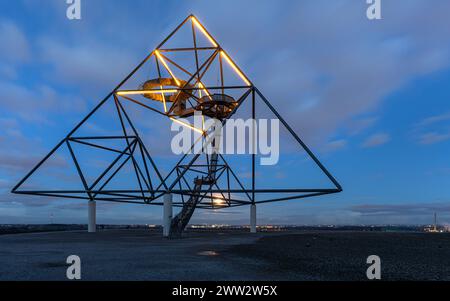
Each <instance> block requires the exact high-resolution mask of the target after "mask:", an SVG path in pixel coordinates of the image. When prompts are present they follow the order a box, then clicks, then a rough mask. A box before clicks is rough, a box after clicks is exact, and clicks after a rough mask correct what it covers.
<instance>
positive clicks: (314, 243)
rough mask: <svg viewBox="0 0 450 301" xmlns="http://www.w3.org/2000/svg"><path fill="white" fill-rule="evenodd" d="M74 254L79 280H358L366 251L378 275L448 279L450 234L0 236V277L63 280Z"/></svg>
mask: <svg viewBox="0 0 450 301" xmlns="http://www.w3.org/2000/svg"><path fill="white" fill-rule="evenodd" d="M72 254H75V255H78V256H80V257H81V266H82V268H81V270H82V272H81V274H82V279H83V280H365V279H366V275H365V271H366V269H367V267H368V265H367V264H366V258H367V256H369V255H372V254H374V255H378V256H380V257H381V261H382V262H381V267H382V279H385V280H450V256H449V255H450V235H449V234H425V233H381V232H376V233H375V232H298V231H297V232H287V233H286V232H284V233H258V234H256V235H255V234H253V235H252V234H249V233H244V232H242V231H237V232H235V231H226V232H219V231H217V232H190V233H188V234H187V235H186V237H185V238H183V239H181V240H167V239H163V238H162V237H161V234H160V233H159V232H154V231H153V232H152V231H149V230H105V231H100V232H97V233H86V232H76V231H73V232H53V233H31V234H30V233H29V234H13V235H2V236H0V280H66V268H67V264H66V262H65V261H66V258H67V256H69V255H72Z"/></svg>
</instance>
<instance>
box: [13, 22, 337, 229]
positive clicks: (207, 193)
mask: <svg viewBox="0 0 450 301" xmlns="http://www.w3.org/2000/svg"><path fill="white" fill-rule="evenodd" d="M174 40H176V41H177V43H178V44H177V46H176V47H175V46H171V45H172V44H174V43H173V41H174ZM179 45H181V47H180V46H179ZM127 102H129V103H133V104H134V105H137V106H138V107H140V108H142V109H143V110H145V111H146V112H148V113H150V114H157V115H158V116H163V117H164V118H167V119H169V118H170V119H171V120H172V121H173V122H176V123H179V124H181V125H182V126H185V127H189V128H190V129H191V130H192V131H197V132H199V133H200V134H201V137H202V139H206V138H205V137H206V136H207V135H206V134H207V133H206V132H207V131H208V130H210V129H208V130H205V129H203V128H196V127H194V126H193V125H192V124H191V123H189V122H186V120H189V118H192V117H193V115H194V112H196V111H200V112H202V115H203V116H204V117H205V118H216V119H219V120H220V121H222V123H226V122H227V121H228V120H229V119H230V117H232V116H233V115H235V114H236V112H239V111H240V110H241V111H243V110H244V109H243V104H245V103H247V104H249V110H248V112H247V113H248V114H249V115H250V116H248V117H250V118H253V119H256V118H258V116H257V115H258V108H259V106H263V107H264V108H265V109H266V110H267V112H270V114H272V115H273V116H274V117H275V118H277V119H278V120H279V121H280V122H281V125H282V127H283V129H284V130H286V133H287V134H288V135H289V137H290V138H292V139H293V141H295V143H296V144H297V146H298V148H299V150H302V151H304V152H305V154H306V155H305V156H306V157H308V159H310V160H312V162H313V163H314V164H315V166H316V167H317V168H318V169H319V170H320V172H321V173H322V174H323V175H324V176H325V177H326V179H327V180H328V181H329V182H330V183H331V184H332V187H331V188H304V187H302V188H296V187H291V188H288V189H286V188H279V187H269V188H259V187H258V183H257V182H258V179H259V177H260V176H259V175H258V173H257V170H256V169H257V166H256V165H257V164H256V156H257V155H256V154H252V155H250V156H249V160H250V165H249V166H251V167H250V170H249V174H250V176H247V177H246V179H247V182H246V183H243V182H244V181H242V176H239V174H238V173H237V172H236V171H235V170H234V168H232V164H229V162H228V160H229V159H226V156H224V155H223V154H221V153H220V152H218V151H217V152H213V153H212V154H201V153H197V154H195V153H194V154H184V155H183V156H182V157H181V158H180V159H179V161H178V163H177V164H175V166H174V167H173V168H172V169H171V170H170V172H168V173H166V174H164V175H163V173H162V172H160V170H159V169H158V167H157V164H156V163H155V160H154V158H153V157H152V155H151V153H152V147H153V146H152V145H150V147H149V148H148V149H147V147H146V146H145V145H144V143H143V141H142V139H141V136H140V133H139V131H138V130H137V129H136V127H135V126H134V124H133V121H134V120H132V118H131V117H130V114H129V112H128V111H127V110H126V109H125V106H124V103H127ZM106 106H111V109H110V110H109V111H108V110H107V112H108V114H110V115H109V116H108V118H107V119H108V120H107V123H108V124H115V125H116V126H117V129H115V130H111V134H108V135H105V134H104V133H103V134H101V135H82V134H81V132H82V129H83V128H84V127H87V128H89V123H90V120H91V119H92V118H94V117H95V115H96V114H97V113H98V112H99V111H100V109H101V108H104V107H106ZM210 143H211V144H212V145H215V146H217V145H218V143H217V141H216V140H215V139H213V140H212V141H210ZM79 146H83V147H84V148H85V149H84V154H85V155H87V157H89V156H90V153H91V152H93V151H102V152H105V155H102V158H104V159H105V161H107V162H108V163H107V164H106V165H105V166H104V168H103V169H101V170H99V171H96V172H94V174H95V175H90V176H87V175H86V173H88V172H91V171H92V169H93V165H92V164H89V163H84V162H83V160H81V159H80V157H79V154H80V152H81V151H80V150H78V149H76V148H79ZM192 147H194V145H193V146H192ZM62 150H65V151H66V152H68V154H69V157H70V158H71V162H70V163H68V162H66V164H69V165H70V166H71V167H72V168H73V169H74V170H75V171H76V174H77V175H78V177H79V184H80V187H79V188H71V189H67V188H64V187H62V188H51V189H40V187H36V185H30V186H27V185H26V184H27V181H28V180H29V179H30V178H31V177H33V175H34V174H35V173H36V172H38V171H39V170H40V169H41V168H43V166H44V165H45V164H46V162H48V161H49V160H51V159H52V158H54V157H55V156H57V153H58V151H62ZM106 153H107V154H108V155H106ZM125 166H128V168H129V171H131V172H130V173H128V174H127V176H126V177H125V178H124V180H119V181H117V178H118V175H120V173H121V170H122V169H124V168H125ZM268 176H269V175H265V176H264V178H266V177H268ZM43 178H44V179H45V176H44V177H43ZM114 181H115V184H112V183H114ZM299 181H300V179H299ZM125 182H126V183H127V184H128V187H126V188H125V187H121V184H124V183H125ZM52 185H54V183H52ZM55 186H56V185H55ZM340 191H342V188H341V186H340V185H339V183H338V182H337V181H336V180H335V179H334V178H333V176H332V175H331V174H330V173H329V172H328V171H327V169H326V168H325V167H324V166H323V165H322V164H321V162H320V161H319V160H318V159H317V158H316V157H315V155H314V154H313V153H312V152H311V150H310V149H309V148H308V147H307V146H306V145H305V143H304V142H303V141H302V140H301V139H300V138H299V137H298V135H297V134H296V133H295V132H294V131H293V130H292V128H291V127H290V126H289V125H288V124H287V123H286V121H285V120H284V119H283V118H282V117H281V116H280V114H279V113H278V112H277V111H276V110H275V108H274V107H273V106H272V104H271V103H270V102H269V101H268V100H267V99H266V98H265V97H264V96H263V94H262V93H261V92H260V91H259V90H258V89H257V88H256V87H255V86H254V85H253V83H252V82H251V81H250V80H249V78H248V77H247V76H246V75H245V74H244V72H243V71H242V70H241V69H240V68H239V67H238V66H237V64H235V63H234V61H233V59H232V58H231V57H230V56H229V55H228V54H227V52H226V51H225V50H224V49H223V48H222V47H221V46H220V45H219V43H218V42H217V41H216V40H215V39H214V38H213V37H212V35H210V34H209V32H208V31H207V30H206V29H205V27H204V26H203V25H202V24H201V23H200V22H199V21H198V19H197V18H196V17H195V16H193V15H190V16H189V17H187V18H186V19H185V20H184V21H183V22H182V23H181V24H180V25H179V26H178V27H177V28H176V29H175V30H174V31H173V32H172V33H171V34H170V35H169V36H168V37H167V38H166V39H165V40H164V41H163V42H162V43H161V44H160V45H159V46H158V47H156V49H155V50H154V51H152V52H151V53H150V54H149V55H148V56H147V57H146V58H145V59H144V60H143V61H142V62H141V63H140V64H139V65H138V66H137V67H136V68H135V69H134V70H133V71H132V72H131V73H130V74H129V75H128V76H127V77H126V78H125V79H124V80H123V81H122V82H121V83H120V84H119V85H118V86H117V87H116V88H115V89H114V90H112V92H111V93H109V94H108V96H107V97H105V98H104V99H103V100H102V101H101V102H100V103H99V104H98V105H97V106H96V107H95V108H94V109H93V110H92V111H91V112H90V113H89V114H88V115H87V116H86V117H85V118H84V119H83V120H82V121H81V122H80V123H79V124H78V125H77V126H76V127H75V128H74V129H73V130H72V131H70V133H69V134H68V135H67V136H66V137H65V138H64V139H62V140H61V141H60V142H59V143H58V144H57V145H56V146H55V148H54V149H53V150H52V151H51V152H50V153H49V154H48V155H47V156H45V157H44V158H43V159H42V161H40V162H39V163H38V164H37V165H36V166H35V167H34V168H33V169H32V170H31V171H30V172H29V173H28V174H27V175H26V176H25V177H24V178H23V179H22V180H21V181H20V182H19V183H18V184H17V185H16V186H15V187H14V188H13V190H12V192H13V193H17V194H27V195H40V196H51V197H66V198H75V199H85V200H89V201H94V200H98V201H111V202H123V203H138V204H150V205H163V202H162V201H161V198H162V196H163V195H165V194H168V193H170V194H174V195H176V196H178V199H177V200H175V201H174V202H173V205H174V206H175V207H181V210H180V212H179V213H178V215H177V216H176V217H175V218H173V220H172V223H171V228H170V235H171V236H172V237H177V236H180V235H181V233H182V231H183V230H184V228H185V227H186V225H187V224H188V222H189V220H190V218H191V216H192V214H193V213H194V210H195V209H196V208H202V209H221V208H229V207H237V206H244V205H254V204H257V203H268V202H276V201H283V200H292V199H300V198H305V197H312V196H319V195H324V194H330V193H336V192H340Z"/></svg>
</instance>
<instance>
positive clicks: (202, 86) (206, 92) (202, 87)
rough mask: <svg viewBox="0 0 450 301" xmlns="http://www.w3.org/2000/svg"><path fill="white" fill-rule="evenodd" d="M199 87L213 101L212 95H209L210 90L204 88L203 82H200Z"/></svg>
mask: <svg viewBox="0 0 450 301" xmlns="http://www.w3.org/2000/svg"><path fill="white" fill-rule="evenodd" d="M198 87H199V88H201V89H203V91H204V92H205V94H206V95H207V96H208V97H209V99H210V100H212V97H211V95H209V93H208V90H206V89H205V86H204V85H203V84H202V83H201V82H198ZM200 91H201V90H200Z"/></svg>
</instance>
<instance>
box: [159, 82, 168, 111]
mask: <svg viewBox="0 0 450 301" xmlns="http://www.w3.org/2000/svg"><path fill="white" fill-rule="evenodd" d="M160 87H161V90H163V87H162V86H160ZM161 96H162V99H163V104H164V113H167V106H166V96H164V93H163V92H161Z"/></svg>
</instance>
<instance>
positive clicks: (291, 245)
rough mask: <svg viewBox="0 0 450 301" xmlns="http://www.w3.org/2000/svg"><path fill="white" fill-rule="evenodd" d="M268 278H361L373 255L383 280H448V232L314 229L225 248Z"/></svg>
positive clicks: (449, 246)
mask: <svg viewBox="0 0 450 301" xmlns="http://www.w3.org/2000/svg"><path fill="white" fill-rule="evenodd" d="M228 254H229V255H231V254H234V255H238V256H242V257H244V258H254V259H255V260H259V261H261V262H262V264H261V265H260V266H259V267H258V272H259V273H262V274H266V275H270V276H269V278H270V279H273V280H365V279H366V269H367V267H368V266H369V265H368V264H366V259H367V257H368V256H369V255H378V256H379V257H380V259H381V271H382V272H381V277H382V279H383V280H447V281H448V280H450V234H449V233H447V234H428V233H383V232H332V233H329V232H318V233H300V234H287V235H281V236H269V237H263V238H261V239H260V240H258V241H257V242H256V243H254V244H246V245H237V246H233V247H231V248H230V250H229V252H228Z"/></svg>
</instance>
